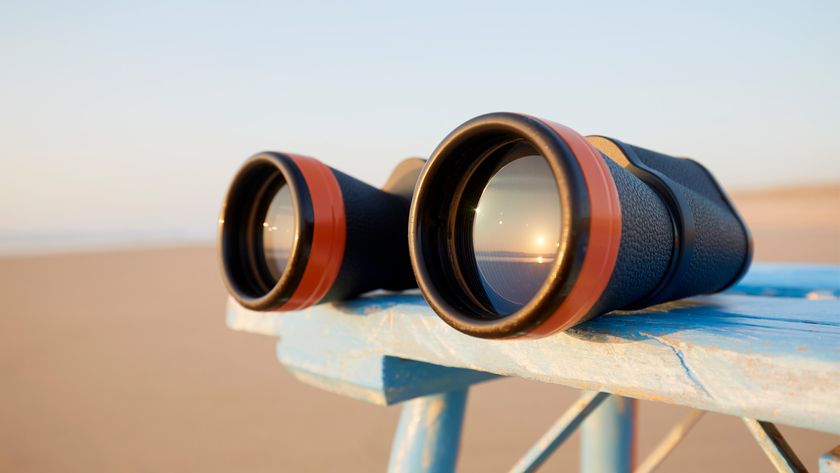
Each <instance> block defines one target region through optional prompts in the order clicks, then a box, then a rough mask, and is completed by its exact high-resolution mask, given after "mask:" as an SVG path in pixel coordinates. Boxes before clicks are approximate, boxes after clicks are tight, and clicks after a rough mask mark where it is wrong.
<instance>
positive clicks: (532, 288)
mask: <svg viewBox="0 0 840 473" xmlns="http://www.w3.org/2000/svg"><path fill="white" fill-rule="evenodd" d="M506 153H507V156H505V157H503V158H502V159H501V161H500V162H506V161H509V160H510V158H511V157H513V161H510V162H508V163H507V164H505V165H503V166H502V167H501V168H500V169H499V170H498V171H497V172H496V174H494V175H493V176H492V177H491V178H490V180H489V181H488V182H487V186H486V187H485V188H484V190H483V192H482V193H481V197H480V198H479V201H478V206H477V207H476V208H475V219H474V220H473V227H472V244H473V250H474V252H475V262H476V267H477V269H478V275H479V279H480V280H481V284H482V286H483V288H484V291H485V293H486V296H487V299H488V300H489V302H490V304H491V306H492V309H493V310H494V311H495V312H496V313H497V314H499V315H508V314H511V313H513V312H515V311H516V310H518V309H519V308H520V307H522V306H523V305H525V304H527V303H528V302H529V301H530V300H531V299H532V298H533V297H534V295H536V293H537V292H538V291H539V289H540V287H542V285H543V283H544V282H545V280H546V278H547V277H548V274H549V272H550V271H551V268H552V266H553V263H554V261H555V259H556V258H557V254H558V251H559V248H560V230H561V228H560V227H561V210H560V194H559V192H558V189H557V185H556V184H555V179H554V176H553V174H552V171H551V168H550V167H549V165H548V162H546V160H545V158H543V157H542V156H541V155H539V154H538V153H537V152H536V150H534V149H533V147H531V146H530V145H527V144H524V143H521V144H518V145H516V146H514V147H512V148H510V149H509V150H508V151H506ZM515 155H519V156H520V157H518V158H517V157H515Z"/></svg>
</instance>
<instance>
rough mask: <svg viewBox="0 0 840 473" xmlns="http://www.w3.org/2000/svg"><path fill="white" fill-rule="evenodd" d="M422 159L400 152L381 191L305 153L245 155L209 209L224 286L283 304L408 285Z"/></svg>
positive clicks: (267, 305) (267, 304)
mask: <svg viewBox="0 0 840 473" xmlns="http://www.w3.org/2000/svg"><path fill="white" fill-rule="evenodd" d="M422 164H423V161H422V160H419V159H411V160H406V161H404V162H403V163H402V164H401V165H400V166H398V167H397V169H395V171H394V173H393V174H392V176H391V179H390V180H389V183H388V185H386V188H387V189H388V190H387V191H386V190H380V189H376V188H374V187H372V186H370V185H368V184H365V183H364V182H362V181H359V180H357V179H355V178H353V177H350V176H348V175H346V174H344V173H342V172H340V171H337V170H335V169H333V168H331V167H329V166H327V165H325V164H323V163H321V162H320V161H318V160H317V159H314V158H310V157H306V156H300V155H295V154H284V153H273V152H265V153H260V154H257V155H255V156H253V157H251V158H250V159H249V160H248V161H246V162H245V164H244V165H243V166H242V167H241V168H240V170H239V172H238V173H237V174H236V176H235V177H234V179H233V181H232V183H231V185H230V188H229V190H228V193H227V197H226V198H225V202H224V204H223V207H222V215H221V217H220V219H219V257H220V260H221V266H222V274H223V278H224V282H225V284H226V286H227V288H228V291H229V292H230V294H231V295H233V297H234V298H235V299H236V300H237V301H238V302H239V303H240V304H242V305H243V306H244V307H247V308H249V309H253V310H279V311H288V310H296V309H303V308H306V307H309V306H311V305H313V304H318V303H321V302H327V301H332V300H340V299H346V298H349V297H352V296H355V295H358V294H361V293H364V292H368V291H371V290H374V289H389V290H394V291H399V290H404V289H408V288H411V287H416V283H415V281H414V278H413V277H412V274H411V266H410V261H409V258H408V243H407V221H408V206H409V201H410V198H411V191H412V190H413V187H414V186H413V184H414V181H415V180H416V176H417V173H418V172H419V169H420V167H421V166H422ZM407 182H409V183H410V184H408V185H407V184H406V183H407ZM388 186H390V188H389V187H388Z"/></svg>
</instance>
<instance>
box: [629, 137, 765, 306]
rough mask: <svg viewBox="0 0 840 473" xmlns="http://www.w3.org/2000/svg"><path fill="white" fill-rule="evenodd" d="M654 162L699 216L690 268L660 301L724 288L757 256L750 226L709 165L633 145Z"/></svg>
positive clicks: (687, 262) (687, 266) (688, 258)
mask: <svg viewBox="0 0 840 473" xmlns="http://www.w3.org/2000/svg"><path fill="white" fill-rule="evenodd" d="M627 146H628V147H629V148H631V149H632V150H633V151H634V152H635V154H636V156H637V157H638V158H639V160H641V161H642V162H643V163H645V165H647V166H648V167H650V168H652V169H655V170H657V171H659V172H660V173H661V174H663V175H664V176H665V177H666V179H667V180H669V181H670V182H668V185H669V187H670V188H671V189H672V190H673V191H674V192H675V193H679V194H680V195H681V196H682V198H683V199H684V202H685V203H686V204H687V205H686V207H687V208H686V209H685V211H686V212H688V213H690V214H691V215H690V217H691V218H692V219H693V221H694V235H693V241H692V245H691V246H692V247H691V251H690V252H689V253H688V254H686V255H685V258H686V259H685V263H684V265H685V269H684V270H683V271H681V272H680V273H679V274H677V275H676V276H675V278H674V281H673V282H672V284H670V289H671V290H669V291H666V293H663V294H662V296H661V297H659V298H658V299H657V300H656V301H654V302H662V301H665V300H672V299H678V298H682V297H687V296H691V295H696V294H706V293H712V292H717V291H721V290H723V289H725V288H727V287H729V286H731V285H732V284H734V283H735V282H737V281H738V279H740V277H741V276H742V275H743V274H744V273H745V272H746V269H747V268H748V267H749V265H750V263H751V261H752V244H751V238H750V235H749V230H748V229H747V227H746V225H745V224H744V222H743V220H742V219H741V217H740V216H739V215H738V213H737V211H736V210H735V208H734V206H733V205H732V204H731V202H730V201H729V198H728V197H727V196H726V194H725V193H724V192H723V189H721V187H720V186H719V185H718V183H717V182H716V181H715V179H714V177H712V175H711V173H709V171H708V170H706V168H704V167H703V166H701V165H700V164H699V163H697V162H695V161H692V160H690V159H683V158H674V157H671V156H667V155H664V154H661V153H657V152H655V151H650V150H647V149H644V148H639V147H637V146H633V145H627Z"/></svg>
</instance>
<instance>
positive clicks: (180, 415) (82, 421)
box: [0, 185, 840, 472]
mask: <svg viewBox="0 0 840 473" xmlns="http://www.w3.org/2000/svg"><path fill="white" fill-rule="evenodd" d="M734 197H735V201H736V204H737V205H738V207H739V209H740V211H741V212H742V214H743V215H744V216H745V218H746V219H747V220H748V222H749V223H750V225H751V228H752V231H753V235H754V239H755V243H756V253H755V255H756V260H759V261H803V262H815V263H835V264H840V185H825V186H819V187H797V188H784V189H774V190H767V191H752V192H739V193H735V196H734ZM0 291H2V300H3V302H4V305H3V308H2V311H0V346H2V348H1V349H0V379H2V382H0V383H1V384H0V471H10V472H12V471H14V472H19V471H36V472H74V471H79V472H94V471H103V472H105V471H108V472H110V471H121V472H134V471H137V472H141V471H142V472H146V471H218V472H229V471H342V472H368V471H382V470H384V468H385V466H386V465H387V461H388V453H389V450H390V447H391V445H390V442H391V438H392V434H393V431H394V429H395V427H396V422H397V417H398V415H399V407H398V406H397V407H390V408H384V407H379V406H373V405H368V404H365V403H363V402H360V401H356V400H351V399H346V398H342V397H339V396H337V395H334V394H330V393H327V392H323V391H320V390H318V389H316V388H313V387H310V386H308V385H305V384H303V383H301V382H299V381H297V380H295V379H294V378H293V377H292V376H291V375H290V374H289V373H288V372H287V371H286V370H285V369H284V368H283V367H282V366H281V365H280V364H278V363H277V362H276V360H275V355H274V348H275V343H276V341H275V340H273V339H271V338H269V337H261V336H256V335H249V334H243V333H237V332H234V331H232V330H229V329H228V328H226V326H225V321H224V304H225V299H226V293H225V290H224V288H223V286H222V283H221V280H220V278H219V275H218V270H217V266H216V259H215V250H214V249H213V248H212V247H211V246H201V247H185V248H165V249H144V250H125V251H110V252H81V253H67V254H53V255H45V256H7V257H3V258H0ZM576 396H577V393H576V391H574V390H572V389H569V388H565V387H562V386H554V385H545V384H540V383H536V382H529V381H523V380H516V379H505V380H498V381H492V382H489V383H485V384H483V385H480V386H478V387H476V388H474V389H472V390H471V394H470V399H469V404H468V405H469V407H468V411H467V419H466V426H465V431H464V436H463V445H462V450H461V457H460V460H459V468H460V471H470V472H472V471H503V470H506V469H507V468H509V467H510V465H512V464H513V462H514V461H515V460H516V459H517V458H518V456H519V455H521V454H522V453H523V452H524V451H525V449H526V448H527V447H528V446H529V445H530V444H531V443H532V442H533V441H534V440H535V439H536V438H537V437H538V436H539V435H540V434H541V433H542V432H543V431H544V430H545V429H546V428H547V427H548V426H549V425H550V424H551V423H552V422H553V420H554V418H553V417H552V416H554V415H555V414H556V415H559V414H560V413H561V412H562V411H563V410H564V409H565V408H566V406H568V404H569V403H570V402H571V401H572V400H573V399H575V397H576ZM514 398H516V399H517V401H518V403H517V405H518V406H522V407H518V408H516V409H510V408H507V407H505V406H508V405H511V403H510V400H511V399H514ZM523 400H524V401H525V402H522V401H523ZM640 406H641V410H640V421H641V423H640V427H641V428H640V452H639V454H640V457H644V455H645V454H646V453H647V452H648V451H650V449H651V448H652V447H653V445H655V443H656V442H657V441H658V440H659V438H660V437H661V436H662V435H663V434H664V432H665V431H666V430H667V429H668V428H669V426H670V425H671V424H672V423H673V422H674V421H675V420H676V419H678V418H679V417H680V416H681V415H682V414H683V413H684V412H685V411H686V410H685V409H684V408H680V407H675V406H669V405H664V404H657V403H651V402H641V403H640ZM546 412H548V413H549V415H546V414H545V413H546ZM782 430H783V432H784V433H785V434H786V435H787V436H788V439H789V441H790V443H791V444H792V445H793V447H794V449H795V450H796V451H797V452H798V453H799V455H800V456H801V458H802V459H803V460H804V461H805V463H806V465H807V466H808V467H809V468H811V469H813V470H816V459H817V457H818V456H819V455H820V454H821V453H824V452H825V451H828V450H829V449H831V448H833V447H834V446H836V445H838V444H840V437H838V436H832V435H828V434H823V433H815V432H810V431H806V430H802V429H797V428H790V427H784V426H782ZM577 466H578V439H577V436H575V437H574V438H572V440H571V441H570V442H569V443H568V444H566V445H564V446H563V447H562V448H561V449H560V451H559V452H558V453H557V454H556V455H555V456H554V457H553V458H552V459H551V461H550V462H549V463H548V464H547V466H546V467H545V471H574V470H575V469H576V468H577ZM771 470H772V467H771V465H770V463H769V461H768V460H767V459H766V457H765V456H764V454H763V453H762V452H761V450H760V449H759V447H758V446H757V445H756V444H755V442H754V441H753V440H752V438H751V437H750V435H749V433H748V432H747V431H746V430H745V428H744V427H743V425H742V423H741V421H740V420H739V419H737V418H732V417H726V416H723V415H718V414H707V415H706V416H705V417H704V419H703V420H701V422H700V424H699V425H698V426H697V427H696V428H695V430H693V431H692V432H691V433H690V434H689V436H688V438H687V439H686V441H685V443H684V444H683V445H682V446H681V447H679V448H678V449H677V450H676V451H675V453H674V454H673V455H672V456H671V457H669V458H668V459H667V460H666V462H665V463H664V464H663V467H662V469H661V470H660V471H666V472H667V471H680V472H706V471H771Z"/></svg>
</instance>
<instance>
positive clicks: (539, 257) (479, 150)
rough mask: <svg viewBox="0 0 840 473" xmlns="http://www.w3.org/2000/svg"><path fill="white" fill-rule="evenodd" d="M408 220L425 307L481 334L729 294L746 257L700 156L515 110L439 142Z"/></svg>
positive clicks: (542, 328)
mask: <svg viewBox="0 0 840 473" xmlns="http://www.w3.org/2000/svg"><path fill="white" fill-rule="evenodd" d="M409 221H410V228H409V239H410V241H409V248H410V252H411V258H412V264H413V266H414V271H415V275H416V277H417V282H418V285H419V287H420V289H421V290H422V292H423V294H424V296H425V297H426V299H427V300H428V302H429V304H430V305H431V307H432V308H433V309H434V311H435V312H436V313H437V314H438V315H439V316H440V317H441V318H442V319H443V320H444V321H446V322H447V323H449V324H450V325H451V326H453V327H454V328H456V329H458V330H460V331H462V332H464V333H467V334H469V335H473V336H478V337H484V338H514V337H540V336H545V335H549V334H551V333H554V332H556V331H560V330H565V329H567V328H569V327H571V326H573V325H576V324H578V323H581V322H583V321H585V320H587V319H589V318H592V317H594V316H596V315H600V314H603V313H606V312H609V311H612V310H616V309H634V308H641V307H645V306H648V305H652V304H657V303H660V302H664V301H668V300H673V299H677V298H681V297H686V296H690V295H696V294H702V293H710V292H716V291H720V290H722V289H725V288H726V287H728V286H730V285H732V284H734V283H735V282H736V281H737V280H738V279H739V278H740V277H741V276H742V275H743V274H744V272H745V271H746V269H747V267H748V266H749V263H750V260H751V242H750V241H751V240H750V236H749V232H748V230H747V227H746V225H745V224H744V222H743V221H742V220H741V218H740V217H739V216H738V214H737V212H736V211H735V209H734V207H733V206H732V205H731V203H730V202H729V200H728V198H727V197H726V195H725V194H724V192H723V191H722V189H721V188H720V186H719V185H718V184H717V183H716V182H715V180H714V178H713V177H712V176H711V174H709V172H708V171H707V170H706V169H705V168H703V167H702V166H700V165H699V164H697V163H696V162H694V161H690V160H687V159H678V158H673V157H670V156H666V155H663V154H659V153H655V152H652V151H648V150H645V149H642V148H638V147H635V146H631V145H626V144H624V143H622V142H620V141H618V140H614V139H610V138H605V137H598V136H596V137H589V138H584V137H583V136H581V135H579V134H578V133H576V132H575V131H573V130H571V129H569V128H567V127H564V126H562V125H559V124H556V123H553V122H550V121H547V120H540V119H536V118H533V117H530V116H526V115H517V114H509V113H497V114H490V115H484V116H481V117H478V118H475V119H473V120H470V121H468V122H466V123H465V124H463V125H462V126H460V127H459V128H458V129H456V130H455V131H454V132H452V133H451V134H450V135H449V136H448V137H446V139H444V141H443V142H442V143H441V144H440V145H439V147H438V148H437V149H436V150H435V152H434V154H433V155H432V157H431V158H430V160H429V162H428V163H427V165H426V167H425V168H424V170H423V172H422V173H421V176H420V180H419V181H418V184H417V189H416V191H415V195H414V198H413V200H412V207H411V215H410V217H409Z"/></svg>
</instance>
